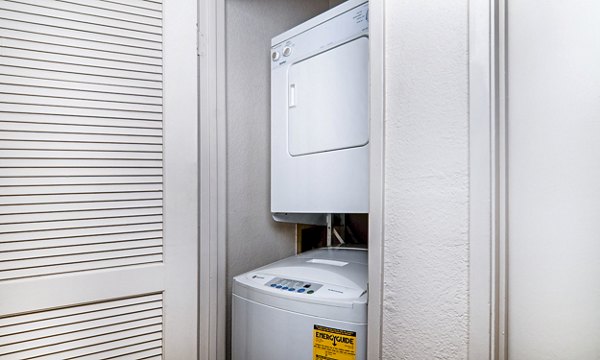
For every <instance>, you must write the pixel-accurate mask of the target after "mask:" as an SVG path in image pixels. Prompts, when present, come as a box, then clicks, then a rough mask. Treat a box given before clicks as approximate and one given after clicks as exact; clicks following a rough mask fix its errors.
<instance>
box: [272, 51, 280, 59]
mask: <svg viewBox="0 0 600 360" xmlns="http://www.w3.org/2000/svg"><path fill="white" fill-rule="evenodd" d="M280 57H281V56H280V55H279V51H273V52H272V53H271V60H273V61H277V60H279V58H280Z"/></svg>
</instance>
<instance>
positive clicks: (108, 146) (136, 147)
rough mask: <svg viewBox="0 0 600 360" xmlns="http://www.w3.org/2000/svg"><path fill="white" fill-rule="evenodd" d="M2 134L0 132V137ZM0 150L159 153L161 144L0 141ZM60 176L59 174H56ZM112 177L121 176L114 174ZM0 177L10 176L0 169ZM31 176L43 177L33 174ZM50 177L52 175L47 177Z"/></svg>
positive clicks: (16, 174) (17, 174) (19, 174)
mask: <svg viewBox="0 0 600 360" xmlns="http://www.w3.org/2000/svg"><path fill="white" fill-rule="evenodd" d="M1 135H2V133H1V132H0V137H1ZM0 149H23V150H49V151H51V150H81V151H131V152H134V151H135V152H161V151H162V145H161V144H131V143H130V144H127V143H122V144H120V143H114V142H112V143H110V142H109V143H99V142H94V143H90V142H81V141H79V142H78V141H71V142H65V141H64V140H63V141H57V140H47V141H44V140H43V139H42V140H41V141H32V140H26V139H23V140H0ZM86 174H87V175H111V174H96V173H85V174H84V173H82V174H81V175H86ZM153 174H154V173H153ZM57 175H60V174H57ZM75 175H76V174H75V173H70V174H68V176H75ZM113 175H123V174H121V173H115V174H113ZM0 176H10V174H6V173H2V170H1V167H0ZM14 176H27V175H26V173H15V175H14ZM32 176H43V175H37V173H35V174H34V175H32ZM48 176H52V175H48Z"/></svg>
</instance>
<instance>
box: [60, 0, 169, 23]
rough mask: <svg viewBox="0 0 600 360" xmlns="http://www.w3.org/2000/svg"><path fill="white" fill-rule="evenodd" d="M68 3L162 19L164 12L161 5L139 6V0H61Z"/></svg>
mask: <svg viewBox="0 0 600 360" xmlns="http://www.w3.org/2000/svg"><path fill="white" fill-rule="evenodd" d="M60 1H63V2H66V3H72V4H82V3H84V4H85V5H87V6H92V7H96V8H99V9H106V10H114V11H117V12H123V13H126V14H136V15H144V16H148V17H151V18H156V19H162V14H161V12H160V10H161V8H160V6H155V7H148V6H147V3H146V7H143V6H139V5H140V4H142V5H143V4H144V3H140V2H139V1H136V0H128V1H127V2H121V3H119V2H116V1H115V2H112V1H103V0H85V1H83V2H82V1H79V2H78V1H77V0H60ZM136 5H137V6H136Z"/></svg>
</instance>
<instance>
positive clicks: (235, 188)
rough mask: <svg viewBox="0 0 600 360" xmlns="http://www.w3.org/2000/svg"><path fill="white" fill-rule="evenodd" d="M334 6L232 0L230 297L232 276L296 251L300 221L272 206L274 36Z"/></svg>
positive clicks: (324, 1) (302, 0) (309, 0)
mask: <svg viewBox="0 0 600 360" xmlns="http://www.w3.org/2000/svg"><path fill="white" fill-rule="evenodd" d="M328 8H329V1H328V0H288V1H281V0H253V1H248V0H227V1H226V26H227V34H226V41H227V278H228V283H227V288H228V289H229V290H228V294H229V295H228V297H227V298H228V301H230V300H231V296H230V294H231V291H230V289H231V279H232V277H233V276H235V275H238V274H241V273H244V272H246V271H249V270H251V269H254V268H256V267H259V266H262V265H265V264H268V263H270V262H273V261H276V260H279V259H281V258H284V257H286V256H289V255H292V254H294V251H295V245H296V243H295V227H294V225H290V224H281V223H276V222H274V221H273V219H272V218H271V214H270V162H271V158H270V144H271V137H270V136H271V135H270V126H271V125H270V124H271V123H270V113H271V104H270V96H271V95H270V94H271V93H270V81H271V80H270V62H269V61H270V49H271V38H272V37H273V36H274V35H277V34H279V33H281V32H283V31H285V30H288V29H290V28H292V27H294V26H295V25H298V24H300V23H301V22H303V21H305V20H308V19H309V18H311V17H313V16H315V15H317V14H320V13H321V12H323V11H325V10H327V9H328ZM227 308H228V309H229V308H230V307H229V306H228V307H227ZM228 311H229V310H228ZM228 319H229V320H230V317H229V316H228ZM228 324H230V321H228Z"/></svg>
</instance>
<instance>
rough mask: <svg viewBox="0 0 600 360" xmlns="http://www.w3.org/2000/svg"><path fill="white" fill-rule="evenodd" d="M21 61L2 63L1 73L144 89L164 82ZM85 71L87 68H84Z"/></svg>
mask: <svg viewBox="0 0 600 360" xmlns="http://www.w3.org/2000/svg"><path fill="white" fill-rule="evenodd" d="M19 65H22V64H21V63H19V64H18V65H17V66H5V65H2V64H0V74H10V75H11V76H20V77H28V78H37V79H48V80H60V81H70V82H81V83H91V84H105V85H111V86H121V87H139V88H143V89H155V90H161V89H162V83H161V82H160V81H154V80H139V79H128V78H120V77H107V76H101V75H90V74H89V73H87V72H85V73H70V72H66V71H61V69H60V68H59V69H58V70H44V69H39V68H37V67H24V66H19ZM83 70H84V71H85V69H83Z"/></svg>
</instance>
